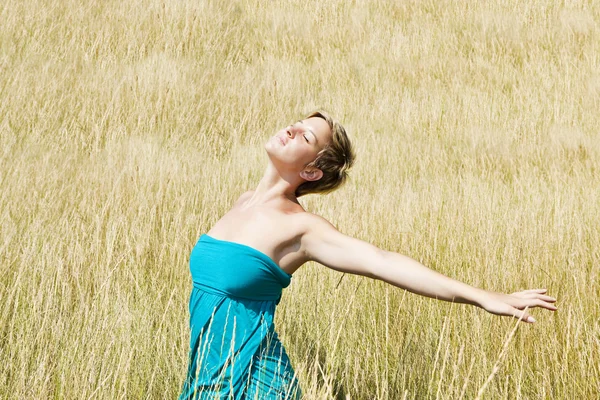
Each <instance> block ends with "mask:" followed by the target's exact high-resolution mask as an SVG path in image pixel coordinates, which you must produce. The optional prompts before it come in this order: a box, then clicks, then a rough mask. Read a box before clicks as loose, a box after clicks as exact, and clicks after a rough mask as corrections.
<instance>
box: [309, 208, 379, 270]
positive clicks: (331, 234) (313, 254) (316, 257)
mask: <svg viewBox="0 0 600 400" xmlns="http://www.w3.org/2000/svg"><path fill="white" fill-rule="evenodd" d="M301 218H302V222H301V228H302V238H301V249H302V251H303V253H304V254H305V256H306V258H307V259H308V260H309V261H315V262H318V263H319V264H322V265H324V266H326V267H329V268H331V269H334V270H336V271H340V272H347V273H351V274H357V275H363V276H369V277H373V276H375V272H374V271H375V269H376V266H377V265H379V264H381V259H382V256H383V254H384V251H383V250H382V249H380V248H378V247H376V246H374V245H373V244H371V243H369V242H366V241H363V240H360V239H357V238H354V237H352V236H348V235H345V234H343V233H342V232H340V231H339V230H338V229H337V228H336V227H335V226H334V225H333V224H332V223H331V222H329V221H328V220H327V219H325V218H323V217H321V216H319V215H316V214H312V213H309V212H306V213H302V216H301Z"/></svg>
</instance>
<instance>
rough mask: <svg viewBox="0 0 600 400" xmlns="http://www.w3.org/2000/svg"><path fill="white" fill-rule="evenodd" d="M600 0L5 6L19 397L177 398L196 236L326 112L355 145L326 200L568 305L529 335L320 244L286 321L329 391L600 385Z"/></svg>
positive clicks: (388, 233)
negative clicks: (280, 138) (332, 259)
mask: <svg viewBox="0 0 600 400" xmlns="http://www.w3.org/2000/svg"><path fill="white" fill-rule="evenodd" d="M598 4H599V3H597V2H590V1H582V0H579V1H574V2H565V3H563V2H542V1H534V2H518V1H514V0H513V1H508V2H486V1H484V2H459V1H450V0H442V1H436V2H433V1H424V2H422V1H410V0H409V1H404V2H395V1H381V0H377V1H372V2H367V1H354V2H345V1H338V0H333V1H327V2H323V1H321V2H318V1H308V0H303V1H291V2H288V1H286V2H256V1H251V0H248V1H230V2H219V1H203V0H199V1H198V0H181V1H172V2H163V1H158V0H131V1H126V2H122V1H115V0H107V1H102V2H80V1H73V0H63V1H59V0H38V1H31V2H25V1H17V0H8V1H4V2H3V3H2V5H0V27H1V28H0V144H1V146H0V182H1V187H2V190H1V191H0V218H1V229H0V258H1V263H0V268H1V270H0V275H1V277H0V298H1V299H2V301H1V302H0V397H3V398H13V399H23V398H67V399H87V398H102V399H118V398H139V399H142V398H150V399H155V398H157V399H158V398H175V397H176V396H177V395H178V393H179V390H180V388H181V384H182V382H183V379H184V376H185V370H186V366H187V350H188V340H189V331H188V325H187V324H188V310H187V301H188V296H189V291H190V289H191V281H190V276H189V271H188V264H187V263H188V256H189V252H190V251H191V248H192V246H193V245H194V243H195V242H196V240H197V238H198V237H199V235H200V234H201V233H203V232H206V231H207V230H208V229H210V227H211V226H212V225H213V224H214V223H215V222H216V221H217V220H218V219H219V218H220V216H221V215H222V214H223V213H224V212H225V211H227V210H228V209H229V207H230V206H231V205H232V202H233V201H234V200H235V199H236V198H237V196H238V195H239V194H241V193H242V192H243V191H245V190H247V189H251V188H253V187H254V186H255V185H256V184H257V183H258V180H259V179H260V177H261V175H262V173H263V170H264V167H265V165H266V160H267V158H266V154H265V151H264V148H263V145H264V143H265V142H266V140H267V139H268V138H269V137H270V136H271V135H272V134H273V133H274V132H275V131H276V130H277V129H278V128H280V127H282V126H285V125H286V124H287V123H288V122H289V121H292V120H295V119H297V118H298V117H299V116H302V115H304V114H305V113H307V112H309V111H312V110H313V109H315V108H317V107H323V108H325V109H326V110H328V111H329V112H330V113H332V115H334V116H335V117H336V118H339V119H340V120H341V121H342V122H343V123H344V125H345V126H346V128H347V129H348V130H349V132H350V136H351V139H352V140H353V142H354V143H355V145H356V148H357V153H358V159H357V163H356V165H355V167H354V169H353V170H352V172H351V181H350V183H348V185H346V186H345V187H344V188H342V189H340V190H339V191H337V192H335V193H333V194H331V195H328V196H323V197H319V196H307V197H306V198H301V202H302V204H303V205H304V206H305V207H306V208H307V209H308V210H309V211H311V212H314V213H317V214H319V215H322V216H324V217H325V218H327V219H328V220H330V221H331V222H332V223H334V225H336V226H337V227H338V228H339V229H340V230H341V231H342V232H344V233H346V234H349V235H352V236H355V237H358V238H360V239H363V240H367V241H369V242H371V243H374V244H376V245H378V246H380V247H382V248H385V249H387V250H392V251H397V252H400V253H403V254H407V255H409V256H411V257H413V258H416V259H418V260H420V261H422V262H423V263H424V264H425V265H428V266H430V267H431V268H434V269H436V270H438V271H440V272H442V273H445V274H447V275H449V276H451V277H454V278H457V279H460V280H462V281H465V282H467V283H469V284H472V285H476V286H481V287H484V288H486V289H489V290H494V291H503V292H514V291H518V290H522V289H526V288H539V287H546V288H548V289H549V294H550V295H553V296H555V297H557V298H558V299H559V303H558V305H559V310H558V311H557V312H556V313H550V312H546V311H540V310H535V309H534V310H532V313H533V314H534V315H535V317H536V319H537V321H538V322H537V323H536V324H534V325H533V326H530V325H524V324H523V325H521V326H519V327H518V328H517V330H516V331H515V332H514V333H513V336H510V335H511V332H512V331H513V329H514V328H515V323H516V320H514V319H508V318H499V317H496V316H493V315H490V314H487V313H485V312H484V311H482V310H481V309H476V308H474V307H468V306H464V305H457V304H451V303H442V302H436V301H434V300H430V299H426V298H422V297H419V296H416V295H413V294H410V293H406V292H404V291H402V290H400V289H397V288H394V287H393V286H390V285H387V284H385V283H383V282H381V281H375V280H370V279H368V278H364V277H359V276H350V275H346V276H344V278H343V279H342V281H341V283H340V284H339V287H336V285H337V283H338V282H339V280H340V274H339V273H337V272H335V271H332V270H329V269H327V268H325V267H323V266H320V265H317V264H312V263H309V264H307V265H305V266H304V267H302V268H301V269H300V270H299V271H298V272H297V273H296V274H295V275H294V278H293V283H292V285H291V286H290V287H289V288H287V289H286V290H285V292H284V296H283V300H282V302H281V303H280V305H279V308H278V311H277V316H276V317H277V318H276V324H277V329H278V331H279V332H280V337H281V338H282V341H283V343H284V344H285V346H286V349H287V351H288V354H289V355H290V358H291V360H292V362H293V363H294V367H295V369H296V371H297V373H298V374H299V376H300V382H301V384H302V388H303V391H304V392H305V394H306V395H307V398H315V399H321V398H332V397H335V396H338V397H339V398H348V397H349V398H352V399H367V398H369V399H370V398H378V399H400V398H406V399H413V398H418V399H421V398H432V399H433V398H435V399H457V398H465V399H468V398H474V397H476V396H477V395H478V394H480V395H481V396H482V398H493V399H530V398H552V399H584V398H585V399H588V398H589V399H592V398H598V397H600V380H599V376H600V322H599V321H600V302H599V301H598V298H599V297H600V281H599V279H600V278H599V275H600V250H599V249H600V177H599V176H600V173H599V172H600V161H599V160H600V138H599V134H598V127H599V126H600V117H599V113H598V110H599V109H600V74H599V72H598V71H600V56H599V55H600V25H599V22H600V7H599V5H598ZM509 339H510V340H509ZM501 353H502V357H500V356H501ZM499 360H500V361H501V362H499V363H498V361H499ZM495 367H496V369H495V370H494V368H495ZM493 371H495V372H493ZM492 373H493V374H494V375H493V376H492V379H491V380H489V381H488V382H486V381H487V380H488V378H489V377H490V375H491V374H492ZM484 385H485V386H484ZM482 388H483V389H484V390H483V391H482Z"/></svg>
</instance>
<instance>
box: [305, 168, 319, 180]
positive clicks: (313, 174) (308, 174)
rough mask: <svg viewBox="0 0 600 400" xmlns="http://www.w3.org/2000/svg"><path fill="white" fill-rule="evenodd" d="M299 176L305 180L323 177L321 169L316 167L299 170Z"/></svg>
mask: <svg viewBox="0 0 600 400" xmlns="http://www.w3.org/2000/svg"><path fill="white" fill-rule="evenodd" d="M300 176H301V177H302V179H305V180H307V181H318V180H319V179H321V178H322V177H323V171H321V170H320V169H318V168H315V169H311V170H307V169H305V170H303V171H301V172H300Z"/></svg>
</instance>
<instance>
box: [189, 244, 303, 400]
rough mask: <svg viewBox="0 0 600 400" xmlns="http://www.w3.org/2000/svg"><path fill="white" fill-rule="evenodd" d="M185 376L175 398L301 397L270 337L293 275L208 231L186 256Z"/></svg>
mask: <svg viewBox="0 0 600 400" xmlns="http://www.w3.org/2000/svg"><path fill="white" fill-rule="evenodd" d="M190 272H191V274H192V281H193V288H192V293H191V295H190V303H189V311H190V330H191V334H190V349H189V362H188V371H187V376H186V379H185V382H184V384H183V388H182V392H181V394H180V396H179V400H188V399H260V400H262V399H299V398H301V397H302V392H301V390H300V387H299V385H298V380H297V378H296V376H295V374H294V370H293V368H292V366H291V363H290V360H289V358H288V355H287V353H286V352H285V349H284V347H283V345H282V344H281V342H280V341H279V338H278V336H277V333H276V332H275V326H274V322H273V318H274V315H275V307H276V306H277V304H279V301H280V300H281V294H282V290H283V288H286V287H287V286H289V284H290V282H291V279H292V275H290V274H288V273H286V272H285V271H283V270H282V269H281V268H280V267H279V266H278V265H277V264H276V263H275V262H274V261H273V260H272V259H271V258H270V257H269V256H267V255H266V254H264V253H262V252H260V251H258V250H256V249H254V248H252V247H249V246H246V245H243V244H239V243H234V242H229V241H225V240H219V239H215V238H212V237H210V236H208V235H206V234H203V235H202V236H200V239H199V240H198V242H197V243H196V245H195V246H194V248H193V250H192V253H191V256H190Z"/></svg>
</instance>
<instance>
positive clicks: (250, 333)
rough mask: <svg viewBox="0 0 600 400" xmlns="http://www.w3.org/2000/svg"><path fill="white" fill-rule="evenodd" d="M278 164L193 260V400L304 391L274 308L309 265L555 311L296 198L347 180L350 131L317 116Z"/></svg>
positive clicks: (493, 309) (473, 300) (504, 305)
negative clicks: (474, 282)
mask: <svg viewBox="0 0 600 400" xmlns="http://www.w3.org/2000/svg"><path fill="white" fill-rule="evenodd" d="M265 150H266V151H267V154H268V156H269V162H268V164H267V169H266V171H265V173H264V176H263V177H262V179H261V180H260V182H259V184H258V187H257V188H256V189H255V190H253V191H249V192H246V193H244V194H243V195H242V196H241V197H240V198H239V199H238V200H237V202H236V203H235V205H234V206H233V208H232V209H231V210H230V211H229V212H228V213H227V214H225V215H224V216H223V217H222V218H221V219H220V220H219V221H218V222H217V223H216V224H215V225H214V226H213V227H212V229H211V230H210V231H209V232H207V233H206V234H203V235H202V236H201V237H200V239H199V240H198V242H197V243H196V246H195V247H194V249H193V250H192V253H191V256H190V271H191V275H192V281H193V288H192V293H191V296H190V303H189V311H190V329H191V337H190V351H189V366H188V372H187V377H186V380H185V382H184V385H183V389H182V392H181V395H180V397H179V399H180V400H184V399H209V398H210V399H213V398H219V399H226V398H235V399H255V398H256V399H291V398H300V397H301V395H302V394H301V390H300V388H299V387H298V380H297V378H296V376H295V375H294V371H293V369H292V366H291V364H290V361H289V358H288V356H287V354H286V352H285V349H284V348H283V346H282V345H281V342H280V341H279V338H278V336H277V333H276V332H275V330H274V325H273V317H274V313H275V307H276V305H277V304H278V303H279V300H280V299H281V294H282V289H283V288H285V287H287V286H288V285H289V284H290V280H291V278H292V274H293V273H294V272H295V271H296V270H297V269H298V268H299V267H300V266H301V265H302V264H304V263H306V262H307V261H316V262H318V263H320V264H323V265H325V266H327V267H329V268H332V269H335V270H337V271H341V272H347V273H351V274H358V275H363V276H367V277H370V278H373V279H380V280H383V281H385V282H387V283H389V284H392V285H394V286H397V287H399V288H403V289H406V290H409V291H411V292H413V293H417V294H420V295H422V296H427V297H432V298H436V299H439V300H445V301H450V302H457V303H466V304H472V305H475V306H478V307H481V308H483V309H485V310H486V311H488V312H490V313H492V314H497V315H505V316H512V317H515V318H518V319H520V320H521V321H524V322H528V323H532V322H535V320H534V319H533V317H532V316H530V315H529V314H528V313H527V312H526V311H523V310H524V309H525V308H527V307H543V308H546V309H549V310H556V307H555V306H554V305H553V304H551V303H553V302H555V301H556V299H554V298H552V297H549V296H546V295H545V294H544V293H545V292H546V290H545V289H534V290H525V291H522V292H518V293H513V294H510V295H508V294H501V293H495V292H489V291H485V290H482V289H478V288H475V287H472V286H469V285H467V284H464V283H461V282H459V281H456V280H454V279H451V278H448V277H446V276H444V275H442V274H439V273H437V272H435V271H433V270H431V269H429V268H427V267H425V266H423V265H422V264H420V263H419V262H417V261H415V260H413V259H411V258H409V257H406V256H403V255H401V254H398V253H394V252H389V251H386V250H383V249H380V248H378V247H376V246H374V245H372V244H370V243H367V242H364V241H362V240H359V239H356V238H352V237H349V236H346V235H344V234H342V233H340V232H339V231H338V230H337V229H336V228H335V227H334V226H333V225H331V224H330V223H329V222H328V221H327V220H325V219H324V218H322V217H320V216H318V215H314V214H311V213H310V212H307V211H305V210H304V209H303V208H302V206H301V205H300V203H299V202H298V200H297V198H298V197H300V196H303V195H305V194H308V193H320V194H324V193H329V192H331V191H333V190H335V189H336V188H338V187H340V186H341V185H342V184H343V183H344V182H345V181H346V179H347V173H348V172H347V171H348V169H349V168H350V167H351V166H352V165H353V163H354V158H355V155H354V151H353V149H352V145H351V143H350V141H349V140H348V137H347V135H346V132H345V130H344V128H343V127H342V126H341V125H340V124H339V123H337V122H335V121H333V120H332V119H331V117H330V116H328V115H327V114H326V113H324V112H315V113H312V114H310V115H308V116H307V117H306V118H304V119H302V120H299V121H297V122H295V123H293V124H291V125H289V126H288V127H286V128H284V129H282V130H280V131H279V132H277V134H275V135H274V136H272V137H271V138H270V139H269V141H268V142H267V143H266V144H265Z"/></svg>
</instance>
